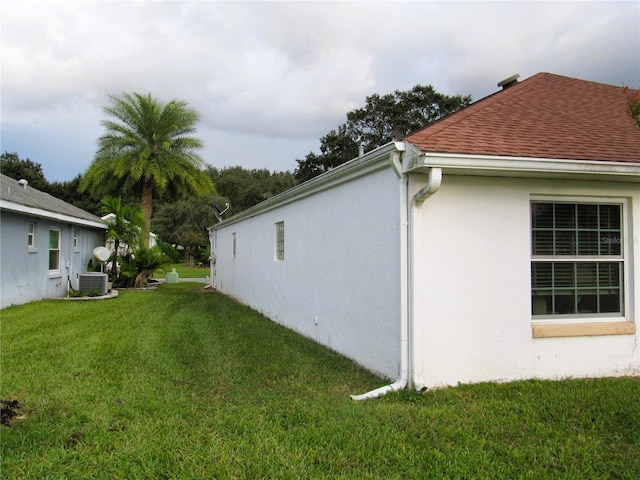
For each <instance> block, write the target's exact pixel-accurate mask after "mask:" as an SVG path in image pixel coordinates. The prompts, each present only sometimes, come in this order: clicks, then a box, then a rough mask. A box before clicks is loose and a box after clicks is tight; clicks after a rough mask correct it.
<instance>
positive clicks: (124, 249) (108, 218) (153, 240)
mask: <svg viewBox="0 0 640 480" xmlns="http://www.w3.org/2000/svg"><path fill="white" fill-rule="evenodd" d="M100 218H101V219H102V221H103V222H105V223H107V224H110V223H112V222H113V221H114V219H115V218H116V214H115V213H108V214H106V215H103V216H102V217H100ZM157 244H158V235H156V234H155V233H152V232H149V248H153V247H155V246H156V245H157ZM105 246H106V247H107V248H108V249H109V250H111V251H112V252H113V251H114V250H115V249H116V242H115V240H114V239H113V238H107V242H106V244H105ZM128 251H129V246H128V245H127V243H126V242H124V241H121V242H120V243H119V244H118V255H125V254H127V253H128Z"/></svg>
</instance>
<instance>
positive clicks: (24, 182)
mask: <svg viewBox="0 0 640 480" xmlns="http://www.w3.org/2000/svg"><path fill="white" fill-rule="evenodd" d="M18 184H19V185H22V188H24V189H25V190H26V189H27V185H29V182H27V181H26V180H25V179H24V178H21V179H20V180H18Z"/></svg>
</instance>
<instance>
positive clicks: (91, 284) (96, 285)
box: [78, 272, 108, 295]
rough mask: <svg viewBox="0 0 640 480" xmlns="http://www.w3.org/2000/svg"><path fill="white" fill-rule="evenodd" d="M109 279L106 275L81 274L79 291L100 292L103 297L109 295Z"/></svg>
mask: <svg viewBox="0 0 640 480" xmlns="http://www.w3.org/2000/svg"><path fill="white" fill-rule="evenodd" d="M107 279H108V276H107V274H106V273H99V272H89V273H81V274H80V276H79V277H78V290H80V292H82V293H88V292H93V291H96V292H99V293H100V294H101V295H106V294H107Z"/></svg>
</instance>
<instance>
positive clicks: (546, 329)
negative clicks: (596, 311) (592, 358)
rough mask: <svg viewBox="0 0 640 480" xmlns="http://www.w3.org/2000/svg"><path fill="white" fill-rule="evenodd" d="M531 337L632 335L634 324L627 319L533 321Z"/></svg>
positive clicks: (634, 329) (634, 328)
mask: <svg viewBox="0 0 640 480" xmlns="http://www.w3.org/2000/svg"><path fill="white" fill-rule="evenodd" d="M531 333H532V336H533V338H554V337H591V336H597V335H633V334H635V333H636V324H635V323H634V322H628V321H617V322H583V323H534V324H532V325H531Z"/></svg>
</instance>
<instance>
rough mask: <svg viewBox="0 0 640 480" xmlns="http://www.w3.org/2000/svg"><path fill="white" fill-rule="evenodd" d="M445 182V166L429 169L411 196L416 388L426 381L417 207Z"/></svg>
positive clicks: (411, 305)
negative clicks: (420, 295)
mask: <svg viewBox="0 0 640 480" xmlns="http://www.w3.org/2000/svg"><path fill="white" fill-rule="evenodd" d="M441 184H442V169H441V168H437V167H432V168H431V169H429V177H428V180H427V184H426V185H425V186H424V188H422V189H421V190H420V191H419V192H418V193H416V194H415V195H414V196H413V198H412V199H411V207H410V213H409V246H408V251H409V261H408V263H409V269H410V272H409V279H410V280H409V328H410V330H409V333H410V338H411V345H410V349H411V351H410V358H411V370H412V371H411V380H410V382H411V383H412V384H413V385H410V386H413V387H414V388H415V389H416V390H418V391H422V390H423V389H424V388H425V386H426V382H425V380H424V372H423V367H422V365H423V358H422V357H423V353H422V343H423V314H422V309H421V307H420V305H421V304H420V302H419V301H418V297H419V293H420V292H421V291H422V288H421V282H422V242H421V239H422V235H421V225H422V222H421V220H420V216H419V215H418V210H419V209H420V206H421V205H422V204H423V203H424V202H425V201H426V200H427V199H428V198H429V197H431V196H432V195H433V194H434V193H436V192H437V191H438V189H439V188H440V185H441Z"/></svg>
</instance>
